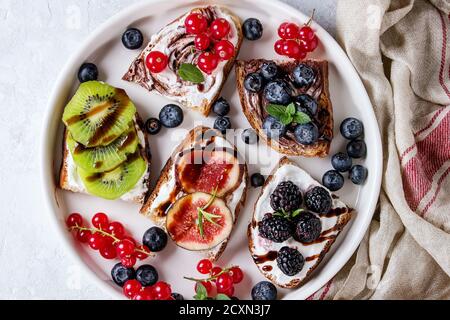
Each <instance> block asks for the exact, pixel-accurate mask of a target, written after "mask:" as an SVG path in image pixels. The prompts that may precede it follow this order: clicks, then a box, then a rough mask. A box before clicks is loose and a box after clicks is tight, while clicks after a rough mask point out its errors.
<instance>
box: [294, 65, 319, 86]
mask: <svg viewBox="0 0 450 320" xmlns="http://www.w3.org/2000/svg"><path fill="white" fill-rule="evenodd" d="M293 76H294V83H295V85H296V86H298V87H300V88H309V87H310V86H311V85H312V84H313V83H314V81H315V80H316V72H315V71H314V69H313V68H311V67H310V66H308V65H306V64H300V65H298V66H297V67H296V68H295V69H294V72H293Z"/></svg>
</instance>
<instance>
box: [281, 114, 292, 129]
mask: <svg viewBox="0 0 450 320" xmlns="http://www.w3.org/2000/svg"><path fill="white" fill-rule="evenodd" d="M279 120H280V121H281V123H282V124H284V125H285V126H287V125H288V124H291V123H292V121H293V120H294V118H293V117H292V116H291V115H290V114H289V113H285V114H283V115H282V116H281V117H280V119H279Z"/></svg>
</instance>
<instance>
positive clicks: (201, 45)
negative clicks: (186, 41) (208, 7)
mask: <svg viewBox="0 0 450 320" xmlns="http://www.w3.org/2000/svg"><path fill="white" fill-rule="evenodd" d="M194 42H195V47H196V48H197V49H198V50H200V51H205V50H206V49H208V48H209V46H210V45H211V38H210V37H209V36H208V35H207V34H206V33H202V34H198V35H196V36H195V40H194Z"/></svg>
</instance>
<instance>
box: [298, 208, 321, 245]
mask: <svg viewBox="0 0 450 320" xmlns="http://www.w3.org/2000/svg"><path fill="white" fill-rule="evenodd" d="M321 233H322V223H321V222H320V219H319V218H317V217H316V216H315V215H314V214H312V213H310V212H303V213H302V214H301V215H300V218H299V219H298V220H297V225H296V226H295V232H294V239H295V240H297V241H298V242H301V243H311V242H314V241H316V240H317V239H318V238H319V237H320V234H321Z"/></svg>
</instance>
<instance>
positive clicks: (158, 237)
mask: <svg viewBox="0 0 450 320" xmlns="http://www.w3.org/2000/svg"><path fill="white" fill-rule="evenodd" d="M142 243H143V244H144V245H145V246H147V247H148V248H149V249H150V251H151V252H160V251H162V250H164V248H165V247H166V246H167V234H166V233H165V232H164V230H163V229H161V228H158V227H153V228H151V229H149V230H147V232H145V234H144V237H143V239H142Z"/></svg>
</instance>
